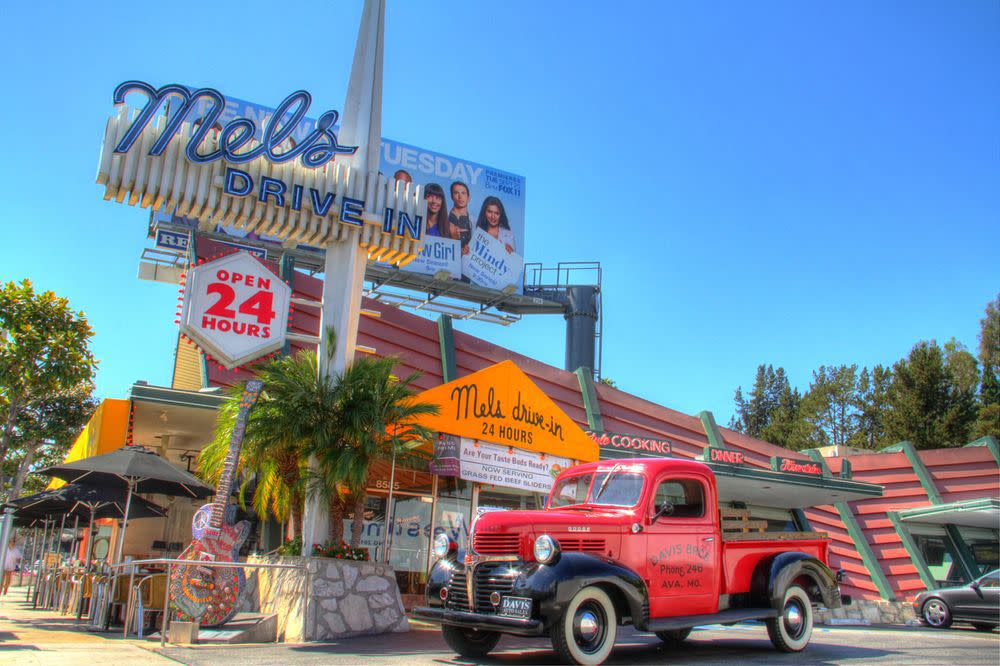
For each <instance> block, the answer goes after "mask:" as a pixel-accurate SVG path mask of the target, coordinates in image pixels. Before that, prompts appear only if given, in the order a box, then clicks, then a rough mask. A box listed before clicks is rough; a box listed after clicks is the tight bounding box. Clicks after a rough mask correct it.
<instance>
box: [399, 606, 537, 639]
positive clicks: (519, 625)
mask: <svg viewBox="0 0 1000 666" xmlns="http://www.w3.org/2000/svg"><path fill="white" fill-rule="evenodd" d="M411 612H412V614H413V617H415V618H419V619H421V620H426V621H428V622H437V623H439V624H447V625H451V626H454V627H465V628H467V629H478V630H480V631H499V632H502V633H505V634H515V635H517V636H541V635H542V634H543V633H544V631H545V628H544V627H543V626H542V623H541V621H540V620H531V619H526V620H520V619H517V618H512V617H499V616H497V615H487V614H486V613H470V612H467V611H457V610H449V609H445V608H430V607H427V606H421V607H419V608H414V609H413V611H411Z"/></svg>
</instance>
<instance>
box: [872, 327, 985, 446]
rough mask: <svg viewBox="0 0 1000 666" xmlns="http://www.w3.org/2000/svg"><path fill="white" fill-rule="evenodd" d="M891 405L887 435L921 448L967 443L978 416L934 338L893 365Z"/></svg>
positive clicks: (890, 393) (887, 422)
mask: <svg viewBox="0 0 1000 666" xmlns="http://www.w3.org/2000/svg"><path fill="white" fill-rule="evenodd" d="M888 404H889V409H888V411H887V412H886V415H885V427H886V435H887V436H888V438H889V439H891V440H893V441H900V440H909V441H911V442H913V444H914V445H915V446H916V447H917V448H920V449H928V448H938V447H945V446H961V445H962V444H964V443H966V442H967V441H968V440H969V437H970V435H971V432H972V425H973V422H974V419H975V415H976V413H975V409H974V407H975V405H974V403H970V402H969V401H968V400H967V396H966V395H965V394H964V393H963V391H962V390H961V388H960V387H959V386H957V385H956V384H955V381H954V376H953V374H952V372H951V371H950V370H949V368H948V366H947V365H946V362H945V354H944V353H943V352H942V350H941V348H940V347H939V346H938V345H937V343H936V342H934V341H931V342H919V343H917V344H916V345H915V346H914V347H913V349H912V350H911V351H910V355H909V356H908V357H907V358H905V359H902V360H900V361H898V362H897V363H896V364H895V365H894V366H893V379H892V384H891V386H890V388H889V395H888Z"/></svg>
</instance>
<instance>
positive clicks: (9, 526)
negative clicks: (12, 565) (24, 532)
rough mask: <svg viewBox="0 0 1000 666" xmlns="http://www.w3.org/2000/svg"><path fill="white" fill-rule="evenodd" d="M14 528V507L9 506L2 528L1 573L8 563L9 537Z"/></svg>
mask: <svg viewBox="0 0 1000 666" xmlns="http://www.w3.org/2000/svg"><path fill="white" fill-rule="evenodd" d="M13 526H14V507H12V506H8V507H7V508H5V509H4V510H3V526H2V527H0V571H2V570H3V568H4V565H5V563H6V562H7V542H8V541H9V540H10V538H9V537H8V535H9V534H10V533H11V531H12V530H13Z"/></svg>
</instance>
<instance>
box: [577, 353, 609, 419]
mask: <svg viewBox="0 0 1000 666" xmlns="http://www.w3.org/2000/svg"><path fill="white" fill-rule="evenodd" d="M576 379H577V381H578V382H580V395H581V397H582V398H583V408H584V410H585V411H586V412H587V425H588V426H590V429H591V430H593V431H595V432H603V431H604V418H603V417H602V416H601V404H600V401H599V400H598V399H597V387H596V386H594V372H593V370H591V369H590V368H586V367H581V368H577V369H576Z"/></svg>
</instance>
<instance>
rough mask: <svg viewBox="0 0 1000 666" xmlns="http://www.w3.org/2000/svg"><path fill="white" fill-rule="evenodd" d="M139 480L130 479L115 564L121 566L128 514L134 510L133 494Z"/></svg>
mask: <svg viewBox="0 0 1000 666" xmlns="http://www.w3.org/2000/svg"><path fill="white" fill-rule="evenodd" d="M136 483H138V480H137V479H128V495H127V496H126V498H125V515H124V516H122V531H121V535H119V538H118V548H117V550H116V552H115V564H121V561H122V552H123V551H124V550H125V528H126V527H127V526H128V512H129V509H131V508H132V492H133V490H135V484H136Z"/></svg>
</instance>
